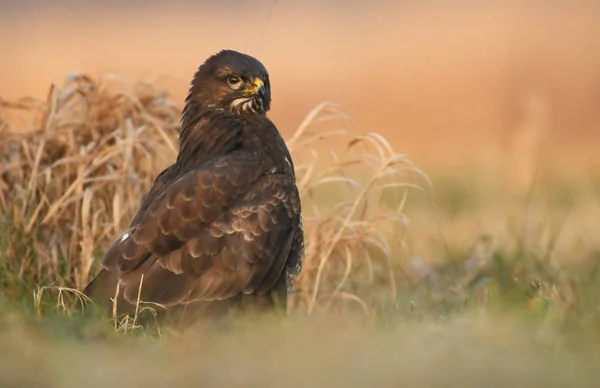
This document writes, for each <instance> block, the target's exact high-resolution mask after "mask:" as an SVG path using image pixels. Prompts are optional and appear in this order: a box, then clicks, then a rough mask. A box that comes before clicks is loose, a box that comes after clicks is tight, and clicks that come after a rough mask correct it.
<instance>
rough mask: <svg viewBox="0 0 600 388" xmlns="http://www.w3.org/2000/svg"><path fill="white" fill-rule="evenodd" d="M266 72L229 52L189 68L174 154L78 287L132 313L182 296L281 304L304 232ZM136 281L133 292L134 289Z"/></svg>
mask: <svg viewBox="0 0 600 388" xmlns="http://www.w3.org/2000/svg"><path fill="white" fill-rule="evenodd" d="M270 105H271V87H270V81H269V75H268V73H267V69H266V68H265V67H264V66H263V64H262V63H261V62H259V61H258V60H257V59H255V58H253V57H251V56H249V55H245V54H242V53H239V52H236V51H232V50H223V51H221V52H219V53H218V54H215V55H213V56H211V57H210V58H208V59H207V60H206V62H205V63H204V64H202V65H201V66H200V67H199V69H198V71H197V72H196V74H195V76H194V79H193V80H192V83H191V88H190V91H189V95H188V97H187V99H186V104H185V108H184V110H183V114H182V121H181V122H182V130H181V134H180V136H179V153H178V155H177V159H176V161H175V162H174V163H173V164H172V165H171V166H169V167H167V168H166V169H165V170H163V171H162V172H161V173H160V174H159V175H158V177H157V178H156V180H155V181H154V184H153V186H152V187H151V189H150V191H149V192H148V194H147V195H146V197H145V198H144V200H143V201H142V204H141V206H140V208H139V210H138V212H137V214H136V215H135V216H134V218H133V220H132V221H131V224H130V225H129V228H127V230H126V231H125V232H124V233H123V234H122V235H121V236H119V237H118V238H117V239H116V240H115V241H114V242H113V244H112V245H111V246H110V248H109V249H108V251H107V252H106V254H105V256H104V258H103V260H102V269H101V270H100V272H99V274H98V275H97V276H96V277H95V278H94V279H93V280H92V281H91V282H90V284H88V286H87V287H86V288H85V290H84V293H85V294H86V295H87V296H88V297H90V298H91V299H92V300H98V301H105V302H109V301H110V299H111V298H114V297H115V295H116V290H117V284H118V283H119V282H120V285H119V295H118V298H117V302H118V303H117V306H118V309H119V311H121V312H124V311H132V306H133V305H134V304H135V303H136V301H137V300H138V296H139V299H140V300H141V301H143V302H152V303H157V304H160V305H163V306H165V307H166V308H167V310H171V309H176V308H180V307H181V306H186V305H188V304H193V303H203V304H209V305H210V304H213V303H217V302H218V301H233V300H237V301H239V300H241V299H244V300H249V301H250V304H261V305H265V304H266V305H267V306H268V305H274V304H275V303H276V302H277V300H279V301H280V302H282V303H285V301H286V298H287V295H288V293H289V292H290V290H291V287H292V281H293V278H294V276H296V275H298V274H299V273H300V270H301V260H302V256H303V253H304V237H303V230H302V216H301V206H300V198H299V194H298V189H297V187H296V179H295V173H294V164H293V162H292V158H291V156H290V153H289V151H288V149H287V146H286V144H285V142H284V140H283V138H282V137H281V134H280V133H279V131H278V130H277V128H276V127H275V125H274V124H273V123H272V122H271V120H270V119H269V118H267V116H266V112H267V111H268V110H269V108H270ZM140 283H141V291H140Z"/></svg>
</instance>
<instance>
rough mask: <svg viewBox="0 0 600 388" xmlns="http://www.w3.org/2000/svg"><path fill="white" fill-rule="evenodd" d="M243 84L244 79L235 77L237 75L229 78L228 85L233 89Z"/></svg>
mask: <svg viewBox="0 0 600 388" xmlns="http://www.w3.org/2000/svg"><path fill="white" fill-rule="evenodd" d="M241 82H242V78H241V77H238V76H235V75H232V76H231V77H229V78H227V83H228V84H229V86H231V87H232V88H239V87H240V84H241Z"/></svg>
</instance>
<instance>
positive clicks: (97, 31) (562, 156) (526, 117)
mask: <svg viewBox="0 0 600 388" xmlns="http://www.w3.org/2000/svg"><path fill="white" fill-rule="evenodd" d="M0 33H1V34H2V39H1V40H0V52H1V53H2V61H1V65H0V66H1V70H2V71H0V97H3V98H8V99H12V98H17V97H22V96H38V97H43V96H45V93H46V92H47V90H48V87H49V84H50V83H51V82H59V83H60V82H62V80H63V78H64V76H65V75H66V74H67V73H69V72H73V71H81V72H86V73H90V74H92V75H100V74H104V73H117V74H121V75H124V76H127V77H132V78H134V79H141V80H153V79H158V80H159V82H160V84H161V85H164V86H165V87H168V88H169V90H171V91H172V93H173V99H174V101H176V102H178V103H181V102H182V101H183V98H184V97H185V94H186V91H187V86H188V82H189V80H190V78H191V76H192V74H193V73H194V71H195V69H196V68H197V66H198V65H199V64H200V63H201V62H202V61H203V60H204V59H205V58H206V57H207V56H209V55H211V54H213V53H215V52H216V51H218V50H220V49H222V48H232V49H236V50H240V51H243V52H246V53H249V54H251V55H254V56H256V57H258V58H259V59H260V60H261V61H262V62H263V63H264V64H265V65H266V66H267V68H268V69H269V71H270V73H271V77H272V83H273V95H274V103H273V111H272V118H273V119H274V121H275V122H276V123H277V124H278V125H279V127H280V128H281V129H282V131H283V132H284V134H286V135H289V134H291V133H292V132H293V130H294V129H295V128H296V127H297V126H298V124H299V123H300V122H301V120H302V119H303V117H304V116H305V115H306V114H307V113H308V112H309V111H310V110H311V109H312V108H313V107H314V106H316V105H317V104H319V103H320V102H323V101H336V102H340V103H342V104H344V105H345V106H346V108H347V110H348V114H349V115H350V116H352V117H353V118H354V119H355V121H356V124H357V128H358V129H359V130H360V131H378V132H381V133H382V134H384V135H385V136H386V137H388V139H390V141H392V142H393V145H394V146H395V147H396V149H397V150H399V151H402V152H406V153H408V154H409V155H410V156H411V157H412V158H413V159H414V160H415V161H416V162H417V163H419V164H420V165H421V166H422V167H424V168H426V169H427V168H428V169H435V170H438V169H446V170H449V171H456V169H457V168H466V167H469V166H479V167H481V166H482V165H486V166H489V165H490V164H493V165H496V164H497V163H498V162H499V161H502V160H504V159H510V158H513V157H514V155H513V153H514V152H515V150H516V149H517V148H519V147H521V148H523V147H525V148H527V147H530V148H531V147H533V146H534V144H536V143H535V142H536V141H543V144H544V146H543V150H544V153H547V154H549V155H551V157H547V159H548V160H547V161H546V163H549V166H550V167H551V169H552V171H555V172H556V173H558V172H559V171H562V172H566V173H568V174H572V173H580V172H589V171H590V170H596V169H598V167H600V158H596V157H595V156H594V155H595V152H596V151H597V150H598V149H600V113H599V110H598V106H599V105H598V104H599V103H600V71H599V70H598V69H600V3H598V2H595V1H568V2H567V1H527V2H525V1H485V2H479V1H452V2H448V1H434V0H426V1H396V2H392V1H374V2H371V1H369V2H367V1H357V0H354V1H347V0H344V1H342V0H339V1H331V0H329V1H304V0H303V1H295V0H280V1H272V0H257V1H242V0H236V1H232V0H228V1H208V0H203V1H184V0H176V1H168V2H166V1H157V0H154V1H148V0H146V1H141V0H125V1H101V0H70V1H43V0H36V1H34V0H19V1H14V0H13V1H10V0H3V1H0ZM531 126H535V127H536V130H535V131H530V132H531V133H529V134H528V135H525V136H523V133H522V132H523V129H524V128H525V127H526V128H530V127H531ZM538 138H540V139H538ZM515 142H516V143H518V145H515ZM519 152H522V151H519ZM496 167H498V166H496Z"/></svg>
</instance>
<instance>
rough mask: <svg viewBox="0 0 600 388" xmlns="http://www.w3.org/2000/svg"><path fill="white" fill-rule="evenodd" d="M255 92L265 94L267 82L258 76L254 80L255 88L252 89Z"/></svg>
mask: <svg viewBox="0 0 600 388" xmlns="http://www.w3.org/2000/svg"><path fill="white" fill-rule="evenodd" d="M250 91H251V92H252V93H253V94H256V95H258V96H261V97H262V96H264V94H265V84H264V82H263V81H262V80H261V79H260V78H256V79H255V80H254V84H253V88H251V89H250Z"/></svg>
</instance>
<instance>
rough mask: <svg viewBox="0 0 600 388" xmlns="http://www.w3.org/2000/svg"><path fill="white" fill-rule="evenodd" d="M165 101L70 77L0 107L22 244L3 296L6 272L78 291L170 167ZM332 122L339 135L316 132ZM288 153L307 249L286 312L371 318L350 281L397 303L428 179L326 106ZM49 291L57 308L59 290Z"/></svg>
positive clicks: (12, 218) (14, 251) (8, 186)
mask: <svg viewBox="0 0 600 388" xmlns="http://www.w3.org/2000/svg"><path fill="white" fill-rule="evenodd" d="M166 97H167V96H166V94H165V93H164V92H162V91H160V90H157V89H156V88H154V87H153V86H152V85H150V84H144V83H132V82H130V81H128V80H125V79H120V78H118V77H115V76H106V77H103V78H102V79H100V80H94V79H91V78H90V77H88V76H86V75H82V74H75V75H71V76H69V77H68V78H67V80H66V82H65V84H64V85H63V86H61V87H54V86H53V87H52V88H51V89H50V91H49V93H48V97H47V100H46V101H34V100H30V99H29V100H21V101H16V102H3V103H2V111H1V112H2V116H1V117H3V118H4V120H3V123H2V134H3V139H2V141H0V154H2V155H4V160H3V163H2V164H3V167H2V170H1V176H2V180H1V182H0V184H1V185H2V186H1V190H0V200H1V203H2V215H3V220H2V222H3V224H4V225H5V227H10V228H11V229H12V230H13V231H14V234H13V236H16V235H19V236H20V238H19V239H15V238H9V240H8V241H7V246H6V248H5V249H4V252H3V261H4V263H5V265H6V266H7V267H8V268H7V270H6V271H5V272H6V273H7V276H8V279H7V280H6V282H7V287H8V288H9V289H10V288H11V287H12V288H14V287H15V284H14V283H15V282H16V280H15V279H14V278H11V274H15V275H16V277H18V278H21V279H23V278H27V279H28V283H27V287H33V286H34V285H42V286H48V285H50V284H58V285H59V286H60V287H68V288H72V289H75V290H81V289H82V288H83V287H85V285H86V284H87V282H88V280H89V278H90V276H91V275H93V273H94V272H95V271H94V268H95V263H96V262H97V261H98V260H96V259H98V258H99V257H100V256H101V252H102V251H103V250H104V249H105V248H106V247H107V246H108V244H110V243H111V241H112V239H113V238H114V236H115V235H119V234H120V233H121V231H122V230H123V228H125V227H126V225H127V224H128V222H129V220H130V218H131V215H132V214H133V212H134V211H135V210H136V209H137V206H138V204H139V200H140V197H141V196H142V195H143V194H144V193H145V192H146V190H147V189H148V188H149V187H150V185H151V183H152V182H153V179H154V178H155V177H156V175H157V174H158V173H159V172H160V170H161V169H162V168H164V167H165V166H166V165H167V164H169V163H170V162H172V161H173V160H174V159H175V156H176V150H177V136H178V132H179V117H180V116H179V115H180V109H179V107H178V106H177V105H175V104H173V103H170V102H169V101H168V100H167V99H166ZM332 122H335V123H337V124H340V123H341V124H340V129H337V130H333V131H332V130H330V131H326V132H322V131H319V130H318V129H317V130H314V127H318V126H319V125H322V124H323V123H325V124H326V125H330V123H332ZM330 137H337V138H338V139H336V140H337V141H339V143H337V144H342V146H341V147H339V149H335V150H331V152H330V154H329V155H326V157H323V155H322V147H320V143H324V142H325V141H326V140H328V138H330ZM289 146H290V150H291V152H292V154H293V155H294V157H295V160H297V162H296V164H297V170H298V171H297V174H298V182H299V186H300V190H301V193H302V196H303V203H304V209H305V217H304V219H305V229H306V241H307V243H306V259H305V270H304V272H303V275H302V277H301V278H300V279H299V280H298V285H297V292H296V294H295V295H294V297H293V298H292V303H290V305H289V307H290V310H292V311H306V312H309V313H311V312H313V311H315V310H318V311H325V310H329V309H330V308H332V307H333V306H336V305H340V303H339V302H340V301H341V302H344V303H341V305H352V304H356V305H357V306H359V307H360V308H361V309H362V310H363V311H364V312H366V313H367V314H370V313H371V311H370V307H369V306H368V304H367V303H366V302H365V301H364V300H363V299H362V297H361V295H359V293H357V292H356V290H355V289H356V287H357V283H364V280H366V281H367V283H368V284H378V285H382V284H383V285H384V286H383V287H379V288H384V289H385V290H384V292H385V293H386V294H387V296H386V298H387V299H390V300H393V299H394V298H395V296H396V292H397V287H396V275H395V273H394V266H395V265H394V262H395V259H394V256H395V252H399V251H400V250H401V249H402V242H403V235H404V234H405V228H406V216H405V215H404V214H403V206H404V204H405V202H406V200H407V197H408V191H409V190H411V189H413V188H420V186H419V184H422V183H425V184H427V183H428V180H427V177H426V175H425V174H423V173H422V172H421V171H420V170H419V169H418V168H417V167H416V166H415V165H414V164H412V163H411V162H410V160H409V159H408V158H407V157H406V156H405V155H401V154H397V153H396V152H394V150H393V149H392V148H391V146H390V145H389V144H388V143H387V142H386V140H385V139H384V138H383V137H382V136H380V135H378V134H377V133H369V134H366V135H361V134H358V133H355V131H354V130H353V128H352V123H351V120H350V118H349V117H347V116H346V115H345V114H344V112H343V110H342V109H341V107H339V106H336V105H334V104H323V105H320V106H318V107H317V108H316V109H315V110H314V111H312V112H311V113H310V114H309V115H308V117H307V118H306V120H305V121H304V122H303V123H302V125H301V126H300V127H299V129H298V131H297V132H296V133H295V134H294V136H293V137H292V138H291V139H290V140H289ZM419 181H420V182H419ZM386 193H387V194H389V195H388V196H387V198H388V200H387V201H384V200H383V198H384V195H385V194H386ZM327 197H329V198H328V199H327V200H323V198H327ZM24 240H25V241H28V242H31V243H27V244H23V241H24ZM358 277H360V278H361V280H360V282H359V281H358V280H355V278H358ZM365 277H366V279H363V278H365ZM382 279H383V281H382ZM58 291H59V295H60V299H61V300H62V299H63V292H62V291H64V289H63V288H58ZM12 292H13V293H17V291H16V290H13V291H12ZM41 292H42V291H41V290H40V291H39V292H38V294H37V296H36V300H37V303H38V304H39V303H40V300H41V296H40V293H41ZM77 296H78V298H79V299H80V296H79V295H77ZM78 303H82V301H81V300H78ZM62 304H63V303H62V302H61V303H59V305H62ZM61 308H62V309H63V310H64V306H63V307H61Z"/></svg>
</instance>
